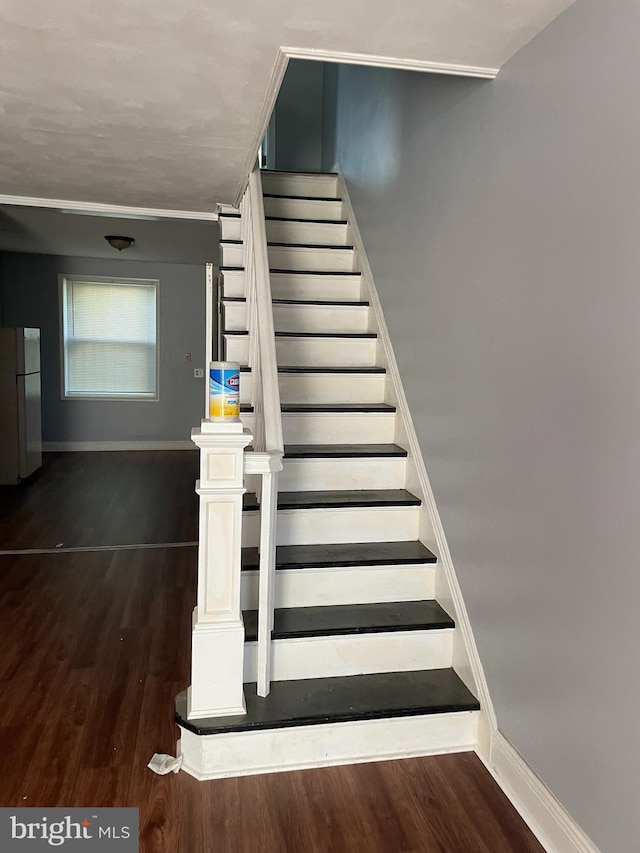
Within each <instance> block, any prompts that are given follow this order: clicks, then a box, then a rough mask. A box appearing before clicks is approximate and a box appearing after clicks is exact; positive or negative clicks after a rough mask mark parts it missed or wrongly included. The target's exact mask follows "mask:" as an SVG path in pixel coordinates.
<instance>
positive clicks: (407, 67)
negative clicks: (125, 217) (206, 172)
mask: <svg viewBox="0 0 640 853" xmlns="http://www.w3.org/2000/svg"><path fill="white" fill-rule="evenodd" d="M290 59H309V60H314V61H316V62H334V63H345V64H346V65H371V66H374V67H377V68H396V69H400V70H403V71H420V72H423V73H427V74H451V75H454V76H456V77H479V78H482V79H488V80H493V79H494V78H495V77H496V76H497V74H498V72H499V71H500V69H499V68H484V67H482V66H476V65H459V64H456V63H448V62H429V61H427V60H420V59H400V58H396V57H390V56H379V55H377V54H372V53H347V52H342V51H336V50H316V49H314V48H305V47H281V48H280V50H279V51H278V55H277V56H276V60H275V63H274V65H273V70H272V71H271V78H270V80H269V85H268V87H267V92H266V95H265V98H264V102H263V104H262V110H261V112H260V118H259V119H258V124H257V126H256V130H255V133H254V135H253V140H252V142H251V145H250V146H249V153H248V155H247V159H246V160H245V164H244V170H243V173H242V174H243V178H242V181H241V182H240V185H239V186H238V190H237V192H236V195H235V199H234V206H235V207H239V205H240V201H241V200H242V196H243V195H244V192H245V190H246V188H247V184H248V182H249V175H250V174H251V172H252V171H253V166H254V163H255V159H256V156H257V153H258V150H259V148H260V144H261V142H262V140H263V138H264V135H265V133H266V131H267V127H268V125H269V119H270V118H271V113H272V112H273V108H274V106H275V103H276V100H277V97H278V92H279V91H280V86H281V85H282V80H283V78H284V75H285V71H286V70H287V65H288V64H289V60H290Z"/></svg>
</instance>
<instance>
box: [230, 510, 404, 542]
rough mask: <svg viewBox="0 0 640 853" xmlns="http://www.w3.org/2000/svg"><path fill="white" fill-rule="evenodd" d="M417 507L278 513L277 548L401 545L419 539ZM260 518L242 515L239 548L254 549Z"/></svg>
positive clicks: (249, 513)
mask: <svg viewBox="0 0 640 853" xmlns="http://www.w3.org/2000/svg"><path fill="white" fill-rule="evenodd" d="M419 509H420V508H419V507H417V506H415V507H414V506H412V507H373V508H369V507H353V508H349V509H329V508H326V507H322V508H318V509H292V510H278V521H277V532H276V544H278V545H325V544H330V543H343V542H404V541H406V540H409V539H417V538H418V536H419ZM259 539H260V514H259V513H258V512H245V513H243V523H242V546H243V547H253V548H255V547H257V545H258V542H259Z"/></svg>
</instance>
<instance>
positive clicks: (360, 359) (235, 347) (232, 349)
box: [225, 335, 376, 367]
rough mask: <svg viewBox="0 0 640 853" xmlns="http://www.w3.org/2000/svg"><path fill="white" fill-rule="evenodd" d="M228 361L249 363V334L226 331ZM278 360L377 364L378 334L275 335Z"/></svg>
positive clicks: (300, 363) (301, 363)
mask: <svg viewBox="0 0 640 853" xmlns="http://www.w3.org/2000/svg"><path fill="white" fill-rule="evenodd" d="M225 342H226V349H225V352H226V358H227V361H238V362H240V364H247V362H248V357H249V338H248V335H237V336H236V335H225ZM276 356H277V359H278V364H282V365H292V366H293V365H295V366H299V367H321V366H322V367H374V366H375V361H376V339H375V338H362V339H350V338H276Z"/></svg>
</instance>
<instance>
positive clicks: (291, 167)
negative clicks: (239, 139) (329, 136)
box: [275, 59, 324, 172]
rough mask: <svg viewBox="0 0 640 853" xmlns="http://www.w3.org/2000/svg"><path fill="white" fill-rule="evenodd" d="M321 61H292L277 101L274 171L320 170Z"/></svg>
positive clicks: (322, 74) (322, 71) (322, 69)
mask: <svg viewBox="0 0 640 853" xmlns="http://www.w3.org/2000/svg"><path fill="white" fill-rule="evenodd" d="M323 76H324V65H323V63H322V62H309V61H307V60H304V59H292V60H291V61H290V62H289V65H288V66H287V71H286V73H285V76H284V80H283V81H282V86H281V88H280V91H279V93H278V99H277V101H276V106H275V113H276V145H275V149H276V165H275V168H276V169H283V170H285V171H289V172H319V171H321V168H322V112H323V104H322V100H323V93H322V89H323Z"/></svg>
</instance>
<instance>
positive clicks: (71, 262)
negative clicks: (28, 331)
mask: <svg viewBox="0 0 640 853" xmlns="http://www.w3.org/2000/svg"><path fill="white" fill-rule="evenodd" d="M0 264H1V266H2V270H1V276H0V279H1V280H2V282H3V293H2V300H1V303H2V305H3V306H4V316H3V322H4V324H5V325H7V326H38V327H40V329H41V330H42V331H41V349H42V353H41V358H42V406H43V439H44V441H180V440H184V441H187V440H188V439H189V434H190V432H191V428H192V427H194V426H196V425H197V424H199V422H200V418H201V417H202V410H203V397H204V385H203V382H204V380H202V379H194V378H193V368H194V367H204V366H205V365H204V320H203V318H204V296H205V285H204V268H203V267H202V266H200V265H191V264H163V263H149V262H144V261H126V260H105V259H99V258H77V257H62V256H57V255H26V254H20V253H17V252H5V253H4V254H3V255H2V256H1V257H0ZM60 273H65V274H68V275H88V276H90V275H96V276H114V277H118V276H122V277H131V278H157V279H159V281H160V295H159V306H160V338H159V346H160V399H159V401H157V402H137V401H109V400H105V401H95V400H86V401H84V400H61V399H60V334H59V308H58V274H60ZM186 352H190V353H191V354H192V361H191V363H187V362H185V361H184V354H185V353H186Z"/></svg>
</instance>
